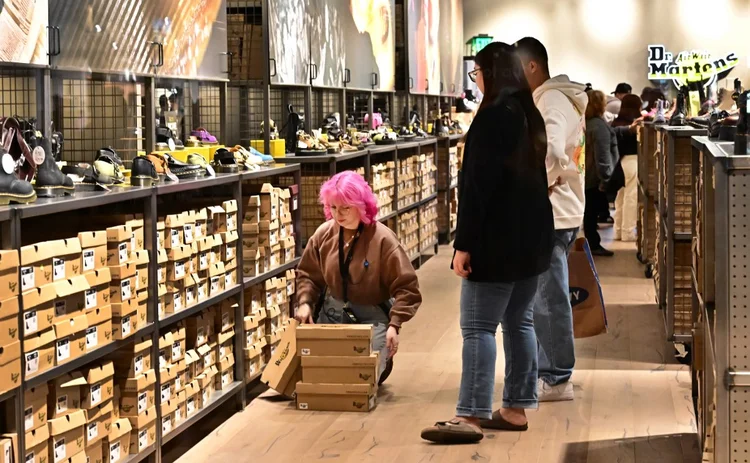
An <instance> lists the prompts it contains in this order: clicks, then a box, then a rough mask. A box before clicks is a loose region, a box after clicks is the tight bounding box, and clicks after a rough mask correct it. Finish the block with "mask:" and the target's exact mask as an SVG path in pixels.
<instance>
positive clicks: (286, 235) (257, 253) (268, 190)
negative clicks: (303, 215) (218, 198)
mask: <svg viewBox="0 0 750 463" xmlns="http://www.w3.org/2000/svg"><path fill="white" fill-rule="evenodd" d="M296 192H297V188H296V187H291V188H288V189H286V188H284V189H282V188H274V187H273V185H271V184H270V183H265V184H263V186H262V187H261V190H260V194H259V195H254V196H246V197H245V198H244V209H243V210H244V214H243V219H242V252H243V258H244V268H243V269H242V270H243V272H242V273H243V275H244V276H245V278H251V277H255V276H258V275H260V274H262V273H265V272H268V271H270V270H272V269H274V268H276V267H279V266H280V265H283V264H285V263H287V262H291V261H292V260H294V259H295V258H296V241H295V235H294V225H293V220H292V211H294V210H295V209H296V208H297V206H298V204H297V201H298V195H297V193H296Z"/></svg>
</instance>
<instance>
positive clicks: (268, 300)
mask: <svg viewBox="0 0 750 463" xmlns="http://www.w3.org/2000/svg"><path fill="white" fill-rule="evenodd" d="M273 295H274V293H273V292H267V293H266V307H269V308H270V307H271V306H272V305H273V302H274V296H273Z"/></svg>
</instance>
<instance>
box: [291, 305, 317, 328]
mask: <svg viewBox="0 0 750 463" xmlns="http://www.w3.org/2000/svg"><path fill="white" fill-rule="evenodd" d="M294 318H295V319H296V320H297V321H298V322H300V323H302V324H310V325H313V324H315V322H314V321H313V314H312V308H311V307H310V304H300V306H299V307H297V310H296V312H295V313H294Z"/></svg>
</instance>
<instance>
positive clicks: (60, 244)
mask: <svg viewBox="0 0 750 463" xmlns="http://www.w3.org/2000/svg"><path fill="white" fill-rule="evenodd" d="M56 243H57V244H56V246H57V249H56V251H55V253H56V254H57V255H58V256H70V255H73V254H80V253H81V242H80V241H79V240H78V237H75V238H65V239H64V240H58V241H56Z"/></svg>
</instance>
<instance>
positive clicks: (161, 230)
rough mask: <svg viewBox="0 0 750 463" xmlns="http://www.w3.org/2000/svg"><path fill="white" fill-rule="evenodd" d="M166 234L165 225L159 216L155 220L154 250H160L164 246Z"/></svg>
mask: <svg viewBox="0 0 750 463" xmlns="http://www.w3.org/2000/svg"><path fill="white" fill-rule="evenodd" d="M166 243H167V234H166V225H165V223H164V219H163V218H160V219H159V220H158V221H157V222H156V251H157V252H161V250H162V249H165V248H166Z"/></svg>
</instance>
